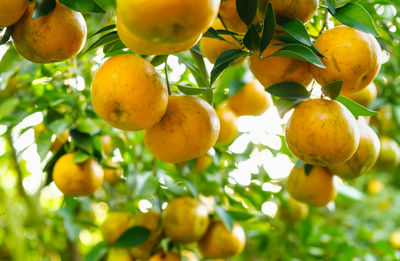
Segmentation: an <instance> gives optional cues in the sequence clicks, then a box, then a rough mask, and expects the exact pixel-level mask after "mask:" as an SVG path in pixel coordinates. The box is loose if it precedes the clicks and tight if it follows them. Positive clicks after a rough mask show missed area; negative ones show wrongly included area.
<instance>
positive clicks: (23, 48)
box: [12, 1, 87, 63]
mask: <svg viewBox="0 0 400 261" xmlns="http://www.w3.org/2000/svg"><path fill="white" fill-rule="evenodd" d="M34 5H35V4H34V3H32V4H30V5H29V7H28V9H27V11H26V12H25V14H24V15H23V17H22V18H21V19H20V20H19V21H18V23H16V24H15V26H14V28H13V31H12V38H13V42H14V46H15V48H16V49H17V51H18V52H19V53H20V54H21V55H22V56H23V57H25V58H26V59H28V60H30V61H31V62H35V63H53V62H60V61H64V60H66V59H69V58H72V57H74V56H75V55H77V54H78V53H79V52H80V50H81V49H82V48H83V46H84V44H85V41H86V33H87V28H86V22H85V19H84V18H83V16H82V14H81V13H79V12H75V11H73V10H71V9H69V8H67V7H65V6H64V5H62V4H60V3H59V2H58V1H57V5H56V7H55V9H54V10H53V11H52V12H51V13H50V14H48V15H46V16H43V17H41V18H39V19H36V20H34V19H33V18H32V13H33V9H34Z"/></svg>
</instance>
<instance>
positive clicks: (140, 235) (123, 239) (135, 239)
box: [113, 226, 150, 248]
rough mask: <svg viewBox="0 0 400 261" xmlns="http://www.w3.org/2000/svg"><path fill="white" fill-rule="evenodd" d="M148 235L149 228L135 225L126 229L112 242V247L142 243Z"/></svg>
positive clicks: (125, 246) (124, 246)
mask: <svg viewBox="0 0 400 261" xmlns="http://www.w3.org/2000/svg"><path fill="white" fill-rule="evenodd" d="M149 236H150V230H148V229H147V228H145V227H141V226H135V227H131V228H130V229H128V230H126V231H125V232H124V233H123V234H122V235H121V236H120V237H119V238H118V239H117V241H116V242H115V243H114V244H113V246H114V247H123V248H131V247H135V246H139V245H141V244H143V243H144V242H145V241H146V240H147V239H148V238H149Z"/></svg>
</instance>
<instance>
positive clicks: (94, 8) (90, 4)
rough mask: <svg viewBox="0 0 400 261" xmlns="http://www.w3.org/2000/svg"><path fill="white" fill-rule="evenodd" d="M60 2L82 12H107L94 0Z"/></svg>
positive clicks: (64, 0)
mask: <svg viewBox="0 0 400 261" xmlns="http://www.w3.org/2000/svg"><path fill="white" fill-rule="evenodd" d="M59 1H60V3H62V4H63V5H65V6H66V7H68V8H70V9H72V10H75V11H77V12H81V13H105V12H106V11H105V10H104V9H103V8H101V6H99V5H98V4H97V3H96V2H95V1H93V0H85V1H82V0H59Z"/></svg>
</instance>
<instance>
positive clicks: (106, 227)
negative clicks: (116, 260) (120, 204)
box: [100, 212, 133, 244]
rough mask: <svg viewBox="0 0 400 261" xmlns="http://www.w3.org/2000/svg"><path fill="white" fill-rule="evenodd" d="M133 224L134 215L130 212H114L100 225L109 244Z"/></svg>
mask: <svg viewBox="0 0 400 261" xmlns="http://www.w3.org/2000/svg"><path fill="white" fill-rule="evenodd" d="M132 226H133V216H132V214H131V213H129V212H112V213H110V214H109V215H108V216H107V218H106V219H105V220H104V222H103V223H102V224H101V226H100V230H101V233H102V235H103V238H104V241H106V242H107V243H109V244H113V243H115V241H117V239H118V238H119V237H120V236H121V235H122V234H123V233H124V232H125V231H126V230H128V229H129V228H130V227H132Z"/></svg>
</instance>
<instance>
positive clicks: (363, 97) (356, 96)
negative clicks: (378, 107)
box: [345, 83, 378, 107]
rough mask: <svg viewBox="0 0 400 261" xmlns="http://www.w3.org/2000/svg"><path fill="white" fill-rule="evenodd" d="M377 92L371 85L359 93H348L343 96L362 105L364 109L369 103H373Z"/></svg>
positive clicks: (372, 84) (373, 85)
mask: <svg viewBox="0 0 400 261" xmlns="http://www.w3.org/2000/svg"><path fill="white" fill-rule="evenodd" d="M377 92H378V91H377V89H376V86H375V84H374V83H371V84H370V85H368V86H367V87H365V88H364V89H362V90H361V91H358V92H354V93H350V94H347V95H345V96H346V97H347V98H350V99H351V100H353V101H355V102H357V103H359V104H361V105H363V106H364V107H368V106H369V105H370V104H371V103H373V102H374V101H375V100H376V97H377Z"/></svg>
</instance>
